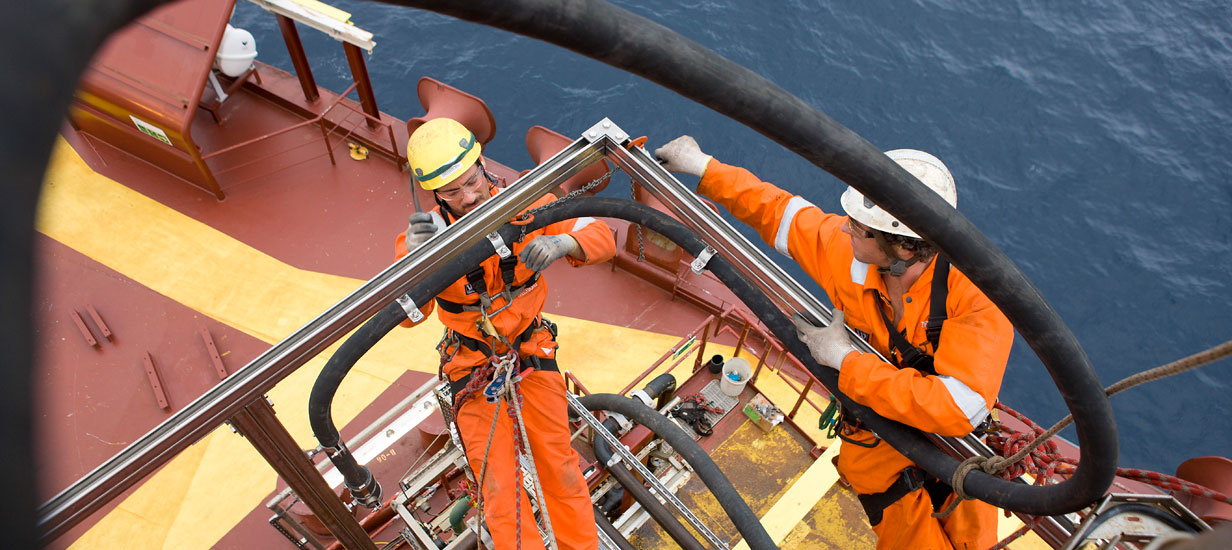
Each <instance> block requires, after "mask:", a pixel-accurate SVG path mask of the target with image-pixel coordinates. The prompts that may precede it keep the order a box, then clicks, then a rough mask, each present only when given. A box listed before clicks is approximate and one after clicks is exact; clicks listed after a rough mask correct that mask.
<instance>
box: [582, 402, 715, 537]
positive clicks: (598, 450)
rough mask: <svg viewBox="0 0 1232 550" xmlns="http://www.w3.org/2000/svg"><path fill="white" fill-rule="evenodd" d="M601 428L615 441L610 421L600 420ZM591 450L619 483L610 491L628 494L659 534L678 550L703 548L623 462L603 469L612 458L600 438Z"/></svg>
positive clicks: (615, 428) (615, 431)
mask: <svg viewBox="0 0 1232 550" xmlns="http://www.w3.org/2000/svg"><path fill="white" fill-rule="evenodd" d="M603 427H604V428H606V429H607V431H608V432H611V433H612V435H616V436H617V437H619V429H620V426H619V425H618V424H617V423H616V421H615V420H613V419H612V418H611V417H608V418H605V419H604V420H603ZM594 449H595V460H597V461H598V462H599V465H600V466H603V467H604V469H606V470H607V471H608V473H610V474H612V477H614V478H616V481H617V482H619V483H620V485H617V486H616V487H613V488H612V490H616V489H621V488H623V489H624V490H626V491H628V492H629V496H631V497H633V500H635V501H637V502H638V503H639V504H641V505H642V508H645V509H646V513H648V514H650V517H652V518H654V520H655V523H658V524H659V527H662V528H663V532H664V533H667V536H669V537H671V538H672V540H674V541H676V544H679V545H680V547H681V548H686V549H688V548H697V549H701V548H703V546H702V544H701V543H700V542H698V541H697V539H696V538H694V537H693V534H692V533H690V532H689V530H688V529H686V528H685V526H684V525H683V524H681V523H680V520H677V519H676V516H674V515H672V512H671V510H668V509H667V506H664V505H663V503H662V502H659V499H658V498H655V496H654V494H653V493H651V492H650V490H649V489H647V488H646V486H645V485H643V484H642V480H640V479H638V478H637V476H636V475H634V474H633V471H632V470H630V469H629V466H628V465H626V464H625V463H624V462H618V463H616V464H614V465H612V466H611V467H610V468H609V467H608V466H607V463H608V461H609V460H611V458H612V448H611V446H609V445H607V444H605V443H604V442H603V439H602V438H599V437H595V442H594Z"/></svg>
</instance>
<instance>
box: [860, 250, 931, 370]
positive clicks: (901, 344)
mask: <svg viewBox="0 0 1232 550" xmlns="http://www.w3.org/2000/svg"><path fill="white" fill-rule="evenodd" d="M949 278H950V262H948V261H946V259H945V258H944V257H942V256H941V255H940V254H938V255H937V265H936V266H934V267H933V283H932V289H931V290H930V292H929V298H928V299H929V304H928V323H927V325H926V326H925V329H924V334H925V336H926V337H927V338H928V341H929V343H931V344H932V345H933V349H937V346H938V345H939V344H940V342H941V327H942V325H944V324H945V320H946V318H948V316H949V314H948V312H947V311H946V309H945V302H946V300H947V299H948V298H949V293H950V287H949ZM873 292H876V293H877V299H878V300H881V299H882V295H881V292H880V291H876V290H875V291H873ZM877 312H878V313H880V314H881V320H882V322H884V323H885V327H886V331H887V332H889V333H890V343H891V344H893V345H894V349H895V350H897V351H898V356H899V358H900V361H899V362H898V364H897V366H898V368H900V369H901V368H904V367H905V368H912V369H915V370H918V371H920V372H923V373H925V374H932V375H934V376H935V375H936V374H937V369H936V368H935V367H933V358H932V356H931V355H928V354H926V353H924V352H923V351H920V349H919V348H916V347H915V346H913V345H911V342H908V341H907V338H906V337H905V336H903V333H901V332H899V331H898V330H896V329H895V327H894V323H893V322H892V321H890V317H889V316H888V315H886V312H885V308H881V307H878V308H877Z"/></svg>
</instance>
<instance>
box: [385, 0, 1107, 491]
mask: <svg viewBox="0 0 1232 550" xmlns="http://www.w3.org/2000/svg"><path fill="white" fill-rule="evenodd" d="M385 1H387V2H390V3H394V4H402V5H407V6H414V7H419V8H423V9H428V10H432V11H435V12H438V13H443V14H446V15H450V16H453V17H457V18H459V19H465V20H467V21H472V22H476V23H481V24H485V25H489V26H492V27H496V28H500V29H504V30H507V31H510V32H514V33H517V34H521V35H524V36H529V37H531V38H536V39H539V40H543V41H545V42H548V43H551V44H556V45H558V46H561V47H563V48H567V49H570V50H573V51H575V52H577V53H580V54H582V55H585V56H588V57H591V58H594V59H597V60H599V61H601V62H604V63H607V64H609V65H611V66H613V67H616V68H619V69H622V70H625V71H628V72H630V73H633V74H637V75H640V76H643V77H645V78H647V79H649V80H651V81H653V82H656V83H658V84H660V85H662V86H664V87H666V88H668V89H670V90H673V91H675V92H677V93H679V94H680V95H682V96H684V97H687V98H689V99H692V100H694V101H696V102H698V103H700V104H702V105H705V106H707V107H709V108H711V109H714V110H715V111H716V112H718V113H720V114H723V115H726V116H728V117H730V118H732V119H733V120H736V121H738V122H740V123H742V124H744V125H745V126H748V127H749V128H752V129H753V130H756V131H757V132H760V133H761V134H762V135H765V136H766V137H769V138H770V139H772V140H774V141H775V142H777V143H779V144H781V145H783V146H784V147H786V148H788V149H790V150H792V151H793V152H795V153H797V154H799V155H800V156H801V157H803V158H805V159H806V160H808V161H809V162H812V163H813V164H815V165H817V166H818V167H820V168H822V169H824V170H826V171H828V172H830V173H832V174H834V175H835V176H837V177H838V178H839V179H841V180H843V181H844V182H846V183H847V184H849V185H851V186H852V187H855V188H856V189H858V190H859V191H860V192H862V193H863V194H864V195H865V196H867V197H868V198H869V199H871V200H873V201H874V202H876V203H877V204H879V205H880V206H882V207H883V208H885V209H886V210H887V211H888V212H889V213H890V214H892V215H893V216H894V217H896V218H898V219H899V220H901V221H902V222H903V223H905V224H907V226H908V227H912V228H915V229H916V230H917V231H918V232H919V233H920V235H922V236H923V237H924V238H925V239H927V240H928V241H930V242H932V243H934V244H936V245H937V246H938V247H939V248H940V249H941V250H942V252H944V253H945V255H946V257H947V258H949V260H950V263H952V264H953V265H954V266H955V267H957V268H958V269H960V270H962V272H963V273H964V274H966V275H967V277H968V278H970V279H971V281H972V282H974V283H975V285H976V286H978V287H979V288H980V290H982V291H983V292H984V294H985V295H987V296H988V298H989V299H990V300H992V301H993V303H995V304H996V305H997V307H999V308H1000V309H1001V311H1002V312H1003V313H1005V315H1006V317H1008V318H1009V320H1010V322H1011V323H1013V325H1014V328H1015V329H1017V331H1018V333H1019V334H1021V335H1022V337H1023V339H1024V340H1026V341H1027V344H1028V345H1030V346H1031V349H1033V350H1034V351H1035V353H1036V355H1037V356H1038V357H1039V358H1040V361H1041V362H1042V363H1043V364H1044V366H1045V367H1046V368H1047V369H1048V373H1049V374H1050V375H1051V376H1052V379H1053V382H1054V383H1056V385H1057V387H1058V389H1059V390H1060V393H1061V396H1062V397H1063V398H1064V399H1065V404H1066V406H1067V407H1068V408H1069V410H1070V412H1071V413H1072V414H1073V415H1074V418H1075V429H1076V431H1077V433H1078V442H1079V445H1080V446H1081V448H1082V455H1083V460H1082V461H1081V462H1080V463H1079V465H1078V468H1077V470H1076V471H1075V472H1074V474H1073V476H1071V477H1070V478H1069V479H1068V480H1066V481H1064V482H1062V483H1059V484H1057V485H1052V486H1049V487H1047V488H1046V489H1047V490H1045V491H1030V492H1029V493H1020V492H1018V491H1017V490H1015V489H1011V488H1010V487H1009V484H990V482H988V481H987V480H986V479H982V477H981V475H980V474H975V475H971V476H968V480H967V481H966V482H965V483H964V487H965V488H966V489H967V492H968V493H969V494H972V495H974V496H976V497H978V498H980V499H982V500H985V501H988V502H992V503H994V504H997V505H999V506H1004V507H1008V508H1011V509H1014V510H1018V511H1023V512H1027V513H1032V514H1035V515H1058V514H1063V513H1068V512H1072V511H1075V510H1077V509H1079V508H1082V507H1083V506H1086V505H1087V504H1089V503H1091V502H1093V501H1095V500H1096V499H1098V498H1099V497H1100V496H1102V495H1103V494H1104V491H1105V490H1106V489H1107V488H1108V487H1109V486H1110V485H1111V484H1112V480H1113V478H1114V477H1115V475H1116V461H1117V431H1116V423H1115V421H1114V419H1113V415H1112V407H1111V405H1110V404H1109V402H1108V397H1107V395H1105V394H1104V391H1103V385H1102V384H1100V382H1099V379H1098V377H1097V376H1096V375H1095V370H1094V368H1093V367H1092V366H1091V362H1090V360H1089V359H1088V358H1087V356H1086V352H1084V351H1083V349H1082V346H1081V345H1079V343H1078V340H1077V338H1075V337H1074V334H1073V333H1072V332H1071V331H1070V330H1069V327H1067V326H1066V325H1065V323H1064V322H1063V321H1062V320H1061V317H1060V316H1059V315H1058V314H1057V313H1056V311H1054V310H1053V309H1052V306H1050V305H1049V304H1048V302H1047V301H1046V300H1044V297H1043V295H1042V294H1041V293H1040V292H1039V290H1038V289H1036V288H1035V286H1034V285H1033V284H1032V283H1031V281H1030V280H1029V279H1027V277H1026V276H1025V275H1024V274H1023V273H1022V271H1021V270H1019V269H1018V267H1017V266H1015V265H1014V263H1013V262H1012V261H1010V259H1009V258H1008V257H1006V256H1005V254H1004V253H1003V252H1001V250H1000V249H998V248H997V247H996V245H994V244H993V243H992V242H991V241H990V240H989V239H988V238H987V237H985V236H984V235H983V234H982V233H980V232H979V230H978V229H977V228H976V227H975V226H974V225H973V224H972V223H971V222H970V221H969V220H967V218H966V217H964V216H963V215H962V214H960V213H958V211H956V210H954V208H953V207H951V206H950V205H949V204H947V203H946V202H945V201H944V200H943V199H941V197H940V196H939V195H937V194H936V193H934V192H933V191H932V190H930V189H928V188H927V187H925V186H924V185H923V184H921V183H920V182H919V181H918V180H916V179H915V178H914V177H913V176H911V175H910V174H909V173H907V171H906V170H904V169H903V168H902V167H900V166H899V165H898V164H896V163H895V162H893V161H891V160H890V159H889V158H888V157H886V156H885V155H884V154H883V153H882V151H881V150H880V149H879V148H878V147H876V146H874V145H873V144H871V143H869V142H868V141H866V140H865V139H864V138H862V137H860V136H859V135H858V134H856V133H855V132H853V131H851V130H850V129H848V128H846V127H844V126H842V125H841V124H839V123H837V122H835V121H834V120H833V119H831V118H830V117H828V116H826V115H825V114H824V113H822V112H821V111H819V110H817V109H815V108H813V107H812V106H811V105H809V104H807V103H805V102H804V101H803V100H801V99H799V98H797V97H795V96H793V95H792V94H790V93H788V92H787V91H786V90H784V89H782V88H780V87H779V86H777V85H775V84H773V83H771V82H770V81H768V80H766V79H765V78H762V77H761V76H759V75H757V74H756V73H754V72H752V71H750V70H748V69H746V68H744V67H741V66H740V65H738V64H736V63H733V62H731V61H728V60H727V59H724V58H722V57H721V56H719V55H718V54H715V53H714V52H711V51H709V50H707V49H706V48H704V47H702V46H701V45H699V44H697V43H695V42H693V41H691V40H689V39H687V38H684V37H682V36H680V35H679V34H677V33H676V32H674V31H672V30H671V29H668V28H666V27H664V26H662V25H660V24H658V23H655V22H653V21H650V20H648V19H645V18H643V17H639V16H637V15H634V14H632V13H629V12H628V11H626V10H623V9H621V8H618V7H616V6H613V5H611V4H608V3H606V2H602V1H600V0H472V1H469V2H455V1H453V0H385ZM677 244H679V243H677ZM776 334H778V333H777V332H776ZM779 336H780V339H782V335H779ZM793 353H795V355H796V356H797V357H799V358H802V357H803V356H802V355H800V353H798V350H793ZM815 374H816V373H815ZM819 378H821V377H819ZM822 381H823V382H826V380H825V379H824V378H822ZM827 386H828V387H831V388H834V387H836V385H833V384H829V383H827ZM844 405H846V403H844ZM857 416H860V415H859V414H857ZM877 431H878V433H879V434H880V435H882V436H883V437H884V435H885V434H882V433H881V432H880V430H877ZM890 441H891V443H892V444H894V447H895V448H896V449H897V450H898V451H899V452H902V453H904V454H906V455H907V456H908V457H911V456H912V454H919V453H920V452H921V449H923V448H925V447H930V448H931V447H932V444H931V443H929V442H928V441H927V440H926V439H924V438H922V437H919V438H913V440H912V441H906V440H902V439H901V438H900V440H899V441H898V443H894V442H893V440H890ZM934 458H935V460H916V459H915V458H914V457H912V459H913V460H916V462H917V464H920V466H922V467H924V469H926V470H928V471H929V472H930V473H932V474H933V475H938V476H939V477H942V479H946V480H948V479H949V476H944V475H941V474H943V473H944V471H946V470H948V471H950V472H951V473H952V472H953V468H952V467H951V465H952V464H951V463H953V462H954V461H952V460H951V459H948V458H947V459H944V460H943V459H942V458H941V456H940V455H936V456H935V457H934ZM983 477H988V476H983ZM1023 494H1030V495H1031V497H1030V498H1029V499H1026V498H1022V497H1019V496H1014V495H1023Z"/></svg>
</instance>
